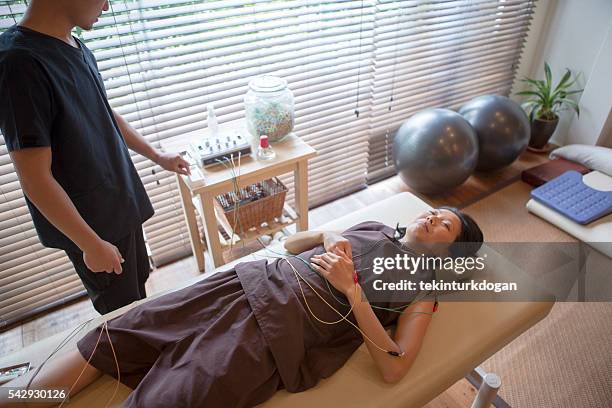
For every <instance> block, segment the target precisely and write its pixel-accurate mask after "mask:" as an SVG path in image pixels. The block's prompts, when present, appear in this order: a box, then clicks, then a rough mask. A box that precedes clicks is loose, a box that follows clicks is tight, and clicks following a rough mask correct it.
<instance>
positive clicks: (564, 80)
mask: <svg viewBox="0 0 612 408" xmlns="http://www.w3.org/2000/svg"><path fill="white" fill-rule="evenodd" d="M571 78H572V72H571V71H570V70H569V69H566V71H565V74H564V75H563V77H562V78H561V80H560V81H559V83H558V84H557V87H556V88H555V91H554V92H556V91H559V90H561V89H564V88H565V87H566V84H567V81H569V80H570V79H571Z"/></svg>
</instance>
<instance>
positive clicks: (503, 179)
mask: <svg viewBox="0 0 612 408" xmlns="http://www.w3.org/2000/svg"><path fill="white" fill-rule="evenodd" d="M546 160H547V159H546V157H545V156H542V155H537V154H534V153H531V152H525V153H524V154H523V155H522V156H521V157H520V158H519V160H517V161H516V162H514V163H513V164H512V165H511V166H510V167H508V168H506V169H503V170H501V171H498V172H495V173H489V174H477V175H474V176H472V177H470V178H469V179H468V180H467V181H466V182H465V183H464V184H463V185H462V186H460V187H459V188H457V189H455V190H453V191H451V192H449V193H447V194H443V195H438V196H421V195H419V196H421V198H422V199H424V200H425V201H427V202H428V203H429V204H431V205H432V206H434V207H435V206H441V205H451V206H456V207H459V208H463V207H465V206H467V205H469V204H471V203H473V202H475V201H478V200H480V199H481V198H483V197H485V196H487V195H488V194H490V193H492V192H494V191H497V190H499V189H500V188H502V187H504V186H506V185H508V184H510V183H511V182H513V181H514V180H516V179H517V178H518V177H519V176H520V172H521V171H522V170H524V169H526V168H529V167H533V166H535V165H538V164H540V163H543V162H545V161H546ZM403 191H410V189H408V188H407V187H406V186H405V185H404V184H403V183H402V181H401V180H400V179H399V177H397V176H394V177H391V178H388V179H386V180H383V181H381V182H378V183H376V184H373V185H371V186H369V187H368V188H366V189H363V190H361V191H358V192H356V193H353V194H351V195H349V196H346V197H343V198H340V199H338V200H335V201H333V202H331V203H328V204H325V205H322V206H320V207H317V208H314V209H312V210H311V211H310V212H309V217H310V220H309V221H310V222H309V223H310V227H311V228H313V227H317V226H318V225H321V224H324V223H326V222H328V221H330V220H333V219H335V218H338V217H340V216H342V215H345V214H347V213H349V212H352V211H354V210H357V209H360V208H363V207H365V206H367V205H369V204H372V203H374V202H377V201H380V200H382V199H384V198H386V197H389V196H391V195H394V194H396V193H398V192H403ZM417 195H418V194H417ZM257 249H259V246H258V244H257V243H255V244H251V245H250V246H247V247H244V248H242V247H240V246H238V247H236V248H234V249H233V250H232V253H231V254H227V253H226V260H228V259H235V258H239V257H241V256H244V255H246V254H248V253H250V252H252V251H254V250H257ZM205 259H206V270H207V271H211V270H212V269H213V267H212V262H211V259H210V257H209V255H208V253H205ZM198 275H200V273H199V272H198V270H197V266H196V263H195V258H194V257H193V256H192V257H189V258H185V259H182V260H180V261H177V262H174V263H172V264H169V265H165V266H162V267H158V268H156V269H155V270H154V271H153V272H152V273H151V276H150V278H149V280H148V282H147V293H149V294H153V293H157V292H160V291H163V290H168V289H173V288H175V287H177V286H178V285H180V283H181V282H184V281H185V280H187V279H189V278H191V277H194V276H198ZM95 316H97V313H96V311H95V310H94V309H93V307H92V306H91V303H90V301H89V299H86V298H84V299H80V300H77V301H73V302H71V303H70V304H68V305H65V306H62V307H60V308H57V309H55V310H53V311H50V312H47V313H44V314H42V315H40V316H36V317H34V318H32V319H29V320H28V321H26V322H23V323H22V324H21V325H16V326H13V327H11V328H9V329H8V330H5V331H3V332H2V333H0V356H1V355H6V354H10V353H12V352H15V351H17V350H20V349H21V348H23V347H25V346H28V345H29V344H32V343H34V342H36V341H38V340H41V339H43V338H46V337H49V336H51V335H53V334H56V333H59V332H61V331H64V330H66V329H69V328H73V327H75V326H76V325H78V324H79V323H81V322H83V321H85V320H88V319H90V318H93V317H95ZM475 393H476V390H475V389H474V388H473V387H472V385H471V384H470V383H469V382H468V381H467V380H461V381H458V382H457V383H456V384H455V385H453V386H452V387H451V388H449V389H448V390H447V391H445V392H444V393H442V394H441V395H440V396H438V397H437V398H436V399H435V400H433V401H431V402H430V403H429V404H428V405H427V408H443V407H446V408H459V407H469V406H470V405H471V403H472V400H473V398H474V395H475Z"/></svg>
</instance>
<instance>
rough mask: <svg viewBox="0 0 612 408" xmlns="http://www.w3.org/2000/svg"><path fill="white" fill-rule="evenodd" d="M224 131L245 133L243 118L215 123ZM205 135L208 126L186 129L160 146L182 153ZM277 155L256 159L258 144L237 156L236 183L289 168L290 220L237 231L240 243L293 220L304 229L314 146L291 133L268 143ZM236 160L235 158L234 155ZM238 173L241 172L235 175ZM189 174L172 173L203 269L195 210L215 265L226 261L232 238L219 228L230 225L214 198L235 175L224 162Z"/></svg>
mask: <svg viewBox="0 0 612 408" xmlns="http://www.w3.org/2000/svg"><path fill="white" fill-rule="evenodd" d="M227 132H239V133H240V134H241V135H245V134H246V132H245V130H244V125H243V121H235V122H230V123H227V124H223V125H221V126H219V133H220V134H221V135H223V134H227ZM208 135H209V133H208V129H206V130H204V131H199V132H197V133H196V132H194V133H190V134H186V135H184V136H183V137H181V138H179V139H178V140H173V141H172V142H167V143H163V144H162V149H163V150H164V151H174V152H184V151H186V150H187V149H188V146H189V144H190V143H191V142H193V141H194V140H197V139H199V140H201V139H202V138H204V137H207V136H208ZM272 147H273V148H274V151H275V152H276V157H275V158H274V159H272V160H268V161H258V160H256V159H255V152H256V148H255V149H254V150H253V152H254V153H253V155H252V156H246V157H241V160H240V169H239V170H238V169H236V175H237V177H236V182H237V184H238V188H241V187H244V186H247V185H250V184H253V183H256V182H259V181H262V180H265V179H268V178H271V177H274V176H279V175H281V174H285V173H289V172H293V176H294V180H295V183H294V185H295V202H296V209H295V210H294V209H293V208H291V206H289V204H288V203H285V207H284V214H285V215H286V216H287V217H288V218H289V219H290V222H288V223H281V222H271V223H269V225H268V226H267V227H265V228H261V227H260V228H257V229H256V230H254V231H248V232H247V233H246V234H242V235H239V239H241V240H243V241H244V242H248V241H251V240H253V239H256V238H257V237H259V236H260V235H264V234H273V233H274V232H276V231H279V230H281V229H283V228H285V227H287V226H289V225H291V224H294V223H295V224H296V229H297V231H305V230H307V229H308V160H309V159H310V158H312V157H314V156H316V155H317V151H316V150H315V149H313V148H312V147H311V146H310V145H308V144H307V143H306V142H304V141H303V140H302V139H300V138H299V137H297V136H295V135H293V134H292V135H289V136H288V137H287V138H286V139H285V140H284V141H282V142H280V143H277V144H274V145H273V146H272ZM234 162H235V163H236V165H237V164H238V163H237V158H234ZM238 172H239V175H238ZM191 173H192V174H191V176H183V175H178V174H177V176H176V178H177V182H178V186H179V191H180V194H181V202H182V205H183V212H184V215H185V220H186V222H187V225H188V227H189V238H190V241H191V248H192V250H193V254H194V256H195V258H196V261H197V264H198V269H199V270H200V271H201V272H203V271H204V243H203V242H202V240H201V239H200V233H199V231H198V223H197V218H196V217H197V215H196V213H198V212H199V213H200V215H201V216H202V218H203V226H204V234H205V237H206V242H207V243H208V249H209V250H210V253H211V256H212V260H213V264H214V266H215V267H218V266H220V265H223V264H224V263H225V261H224V259H223V249H224V248H225V247H227V246H229V245H230V244H231V243H230V242H228V240H227V239H226V238H224V236H223V234H222V233H221V232H220V231H219V229H220V228H221V229H222V230H225V231H226V233H227V234H230V233H231V226H229V225H228V224H227V223H226V222H225V223H224V222H223V221H222V219H223V217H220V214H219V210H220V208H219V206H217V205H215V197H216V196H217V195H219V194H222V193H226V192H229V191H233V190H234V187H235V186H234V181H233V178H234V177H233V174H232V171H231V169H228V168H226V167H224V166H222V165H220V164H219V165H216V166H212V167H207V168H205V169H203V168H194V167H192V168H191Z"/></svg>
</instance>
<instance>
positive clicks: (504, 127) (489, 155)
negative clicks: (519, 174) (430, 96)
mask: <svg viewBox="0 0 612 408" xmlns="http://www.w3.org/2000/svg"><path fill="white" fill-rule="evenodd" d="M459 113H460V114H461V115H463V117H464V118H465V119H466V120H467V121H468V122H470V125H472V127H473V128H474V130H475V131H476V135H477V136H478V147H479V150H480V154H479V157H478V164H477V165H476V170H478V171H489V170H497V169H501V168H502V167H506V166H508V165H509V164H510V163H512V162H513V161H514V160H516V158H517V157H518V156H519V155H520V154H521V153H522V152H523V151H524V150H525V148H526V147H527V144H528V143H529V137H530V134H531V127H530V126H529V118H527V115H526V114H525V111H523V109H522V108H521V106H520V105H519V104H518V103H516V102H514V101H513V100H511V99H508V98H506V97H505V96H500V95H484V96H479V97H477V98H474V99H472V100H471V101H469V102H468V103H466V104H465V105H463V106H462V107H461V109H460V110H459Z"/></svg>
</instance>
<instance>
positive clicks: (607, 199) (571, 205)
mask: <svg viewBox="0 0 612 408" xmlns="http://www.w3.org/2000/svg"><path fill="white" fill-rule="evenodd" d="M531 197H533V198H534V199H536V200H538V201H539V202H541V203H542V204H544V205H546V206H548V207H550V208H552V209H554V210H556V211H558V212H559V213H561V214H563V215H565V216H566V217H568V218H569V219H570V220H572V221H575V222H577V223H579V224H588V223H590V222H592V221H595V220H596V219H598V218H601V217H603V216H604V215H607V214H610V213H611V212H612V191H600V190H595V189H594V188H591V187H589V186H587V185H586V184H584V183H583V182H582V174H580V173H578V172H577V171H574V170H570V171H566V172H565V173H563V174H562V175H560V176H559V177H557V178H554V179H552V180H550V181H549V182H548V183H546V184H544V185H542V186H540V187H538V188H536V189H534V190H532V191H531Z"/></svg>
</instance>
